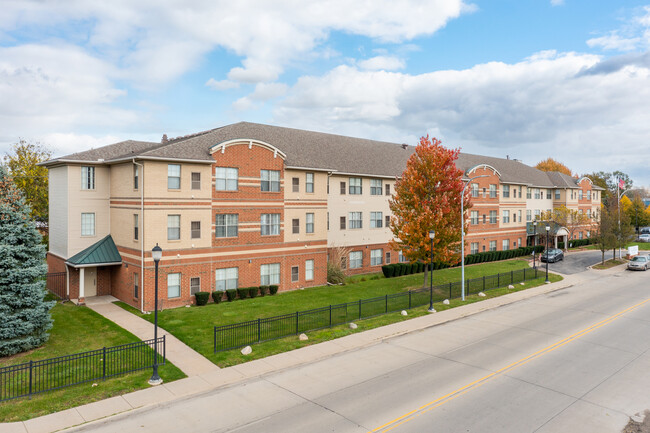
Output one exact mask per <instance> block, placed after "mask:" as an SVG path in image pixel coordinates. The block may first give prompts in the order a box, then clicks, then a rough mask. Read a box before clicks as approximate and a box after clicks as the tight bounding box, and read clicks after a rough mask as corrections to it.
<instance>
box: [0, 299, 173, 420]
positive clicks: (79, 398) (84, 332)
mask: <svg viewBox="0 0 650 433" xmlns="http://www.w3.org/2000/svg"><path fill="white" fill-rule="evenodd" d="M52 318H53V319H54V327H53V328H52V330H51V331H50V339H49V341H48V342H47V343H45V344H44V345H43V346H41V347H39V348H38V349H34V350H31V351H29V352H24V353H21V354H17V355H14V356H10V357H5V358H0V367H4V366H7V365H13V364H20V363H23V362H29V361H30V360H33V361H36V360H40V359H47V358H53V357H57V356H62V355H69V354H74V353H79V352H85V351H88V350H93V349H101V348H102V347H104V346H106V347H109V346H117V345H120V344H125V343H132V342H136V341H140V339H139V338H137V337H136V336H135V335H133V334H131V333H130V332H128V331H126V330H124V329H122V328H120V327H119V326H117V325H116V324H114V323H113V322H111V321H110V320H108V319H105V318H104V317H103V316H101V315H99V314H97V313H95V312H94V311H92V310H91V309H89V308H86V307H78V306H75V305H73V304H72V303H69V302H68V303H65V304H60V303H57V304H56V305H55V306H54V308H53V309H52ZM159 373H160V376H161V377H162V378H163V379H164V380H165V382H171V381H173V380H176V379H180V378H182V377H185V375H184V374H183V372H182V371H180V370H179V369H178V368H176V367H175V366H174V365H172V364H171V363H170V362H169V361H167V363H166V365H164V366H160V367H159ZM150 377H151V370H142V371H140V372H136V373H129V374H125V375H121V376H117V377H114V378H111V379H107V380H105V381H102V380H101V379H99V380H98V381H96V382H88V383H84V384H80V385H74V386H70V387H67V388H63V389H60V390H56V391H49V392H45V393H43V394H39V395H35V396H33V397H32V399H31V400H28V398H27V397H22V398H18V399H15V400H8V401H4V402H2V403H0V422H13V421H24V420H27V419H30V418H35V417H38V416H42V415H46V414H49V413H53V412H58V411H61V410H64V409H68V408H71V407H74V406H79V405H82V404H86V403H91V402H93V401H97V400H102V399H105V398H108V397H112V396H115V395H120V394H125V393H127V392H131V391H135V390H138V389H142V388H147V387H149V384H148V383H147V380H148V379H149V378H150ZM94 383H96V386H93V384H94Z"/></svg>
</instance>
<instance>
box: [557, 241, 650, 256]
mask: <svg viewBox="0 0 650 433" xmlns="http://www.w3.org/2000/svg"><path fill="white" fill-rule="evenodd" d="M635 245H636V246H638V247H639V251H647V250H650V243H647V242H638V241H632V242H628V243H626V244H625V246H624V247H623V249H624V250H625V249H627V247H633V246H635ZM580 248H583V249H587V250H600V247H599V246H598V245H586V246H584V247H578V249H580ZM572 250H573V248H571V249H570V250H569V251H572ZM617 250H618V248H617ZM607 254H609V255H611V254H612V250H611V249H610V250H607V251H605V256H607ZM616 255H618V253H616Z"/></svg>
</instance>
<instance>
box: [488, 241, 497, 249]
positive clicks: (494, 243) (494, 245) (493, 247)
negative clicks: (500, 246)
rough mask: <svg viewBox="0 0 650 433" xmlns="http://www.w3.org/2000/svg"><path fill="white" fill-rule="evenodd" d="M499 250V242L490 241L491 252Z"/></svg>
mask: <svg viewBox="0 0 650 433" xmlns="http://www.w3.org/2000/svg"><path fill="white" fill-rule="evenodd" d="M496 250H497V241H490V251H496Z"/></svg>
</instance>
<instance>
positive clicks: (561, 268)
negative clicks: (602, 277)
mask: <svg viewBox="0 0 650 433" xmlns="http://www.w3.org/2000/svg"><path fill="white" fill-rule="evenodd" d="M616 256H617V257H618V253H617V254H616ZM611 258H612V252H611V251H607V252H606V253H605V260H608V259H611ZM601 260H602V253H601V252H600V250H587V251H575V252H570V253H566V252H565V253H564V260H562V261H560V262H557V263H549V264H548V271H549V272H556V273H558V274H564V275H570V274H577V273H579V272H584V271H586V270H587V267H588V266H593V265H595V264H598V263H600V262H601ZM537 266H539V267H540V268H541V269H542V270H544V269H546V263H541V264H540V263H538V264H537Z"/></svg>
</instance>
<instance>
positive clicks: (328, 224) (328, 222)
mask: <svg viewBox="0 0 650 433" xmlns="http://www.w3.org/2000/svg"><path fill="white" fill-rule="evenodd" d="M329 229H330V213H329V212H327V231H329Z"/></svg>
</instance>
